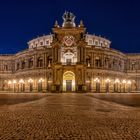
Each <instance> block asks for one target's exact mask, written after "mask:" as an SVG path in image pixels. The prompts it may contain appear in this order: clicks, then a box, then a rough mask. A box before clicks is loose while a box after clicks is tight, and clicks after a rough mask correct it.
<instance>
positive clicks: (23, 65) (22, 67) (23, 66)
mask: <svg viewBox="0 0 140 140" xmlns="http://www.w3.org/2000/svg"><path fill="white" fill-rule="evenodd" d="M21 69H25V61H22V62H21Z"/></svg>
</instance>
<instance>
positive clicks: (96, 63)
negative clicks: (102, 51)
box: [95, 57, 101, 67]
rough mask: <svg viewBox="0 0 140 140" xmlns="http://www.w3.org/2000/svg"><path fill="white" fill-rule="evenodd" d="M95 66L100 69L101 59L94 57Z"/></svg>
mask: <svg viewBox="0 0 140 140" xmlns="http://www.w3.org/2000/svg"><path fill="white" fill-rule="evenodd" d="M95 66H96V67H101V59H100V58H99V57H96V59H95Z"/></svg>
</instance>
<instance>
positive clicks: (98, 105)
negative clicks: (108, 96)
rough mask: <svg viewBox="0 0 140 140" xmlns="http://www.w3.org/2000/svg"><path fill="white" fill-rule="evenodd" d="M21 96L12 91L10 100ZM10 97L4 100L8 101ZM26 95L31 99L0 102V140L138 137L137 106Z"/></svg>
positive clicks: (86, 98) (73, 96)
mask: <svg viewBox="0 0 140 140" xmlns="http://www.w3.org/2000/svg"><path fill="white" fill-rule="evenodd" d="M23 95H24V94H23ZM23 95H18V94H16V95H14V96H15V98H12V100H15V101H16V100H18V99H19V98H20V96H23ZM2 96H3V97H4V95H2ZM5 96H6V97H7V96H8V95H5ZM11 96H12V95H11V94H10V95H9V97H8V98H7V100H8V99H9V100H11ZM28 96H30V98H31V97H33V98H34V95H31V94H29V95H27V94H26V95H25V97H24V102H21V103H19V102H15V104H14V103H13V104H8V103H7V104H1V105H0V139H2V140H139V139H140V127H139V126H140V108H139V107H130V106H123V105H120V104H116V103H113V102H107V101H103V100H99V99H96V98H93V97H91V96H89V95H88V94H78V93H75V94H74V93H73V94H72V93H70V94H69V93H63V94H48V95H47V94H46V95H44V94H43V95H39V96H36V99H35V100H30V101H29V100H27V101H26V98H29V97H28ZM12 97H13V96H12ZM37 97H38V99H37ZM22 98H23V97H22ZM0 100H1V98H0Z"/></svg>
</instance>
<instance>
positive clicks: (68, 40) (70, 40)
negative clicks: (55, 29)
mask: <svg viewBox="0 0 140 140" xmlns="http://www.w3.org/2000/svg"><path fill="white" fill-rule="evenodd" d="M73 43H74V37H73V36H65V37H64V44H65V45H66V46H72V45H73Z"/></svg>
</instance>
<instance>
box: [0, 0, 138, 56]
mask: <svg viewBox="0 0 140 140" xmlns="http://www.w3.org/2000/svg"><path fill="white" fill-rule="evenodd" d="M65 10H67V11H70V12H73V13H74V14H75V15H76V22H77V24H79V21H80V20H81V19H82V20H83V22H84V24H85V26H86V28H87V32H88V33H90V34H96V35H101V36H103V37H106V38H108V39H109V40H111V41H112V46H111V47H112V48H115V49H118V50H120V51H122V52H129V53H131V52H137V53H138V52H139V53H140V1H139V0H30V1H29V0H28V1H27V0H24V1H23V0H20V1H19V0H9V1H8V0H1V2H0V54H5V53H6V54H8V53H10V54H11V53H16V52H18V51H20V50H24V49H26V48H27V47H28V46H27V42H28V41H29V40H31V39H33V38H36V37H37V36H42V35H43V34H49V33H50V32H51V28H52V27H53V25H54V22H55V20H58V22H59V24H60V25H61V24H62V15H63V13H64V11H65Z"/></svg>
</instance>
